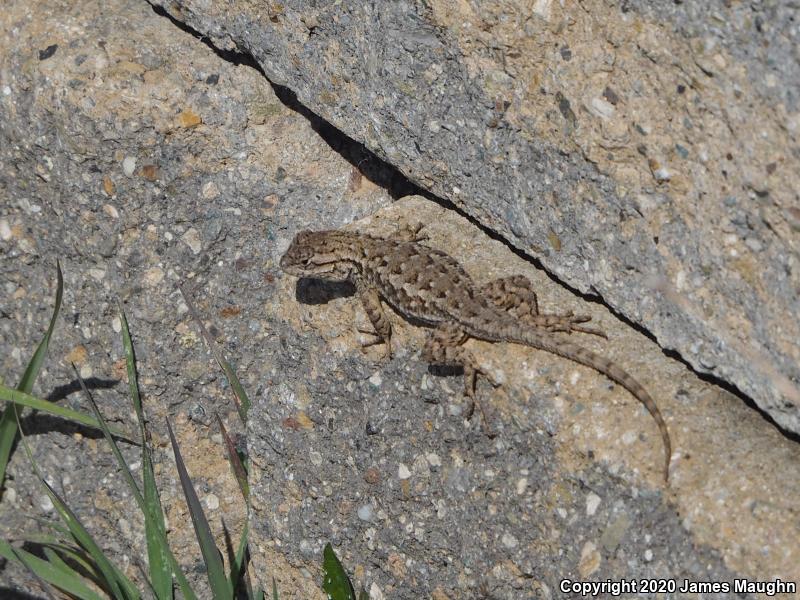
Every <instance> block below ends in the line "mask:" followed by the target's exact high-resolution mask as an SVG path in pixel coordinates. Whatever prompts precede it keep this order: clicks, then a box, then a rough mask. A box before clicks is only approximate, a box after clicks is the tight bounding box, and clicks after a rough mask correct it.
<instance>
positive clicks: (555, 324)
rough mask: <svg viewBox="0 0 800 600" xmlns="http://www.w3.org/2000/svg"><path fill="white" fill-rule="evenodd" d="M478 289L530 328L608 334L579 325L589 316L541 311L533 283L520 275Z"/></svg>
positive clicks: (496, 280) (587, 319)
mask: <svg viewBox="0 0 800 600" xmlns="http://www.w3.org/2000/svg"><path fill="white" fill-rule="evenodd" d="M479 291H480V293H481V294H482V295H483V296H484V297H485V298H487V299H488V300H489V301H491V302H492V303H493V304H494V305H495V306H497V307H498V308H501V309H503V310H504V311H506V312H508V313H509V314H511V315H513V316H514V317H516V318H518V319H519V320H520V321H522V322H523V323H526V324H528V325H531V326H533V327H537V328H540V329H545V330H547V331H553V332H555V331H561V332H564V333H572V332H573V331H580V332H582V333H591V334H592V335H598V336H600V337H604V338H607V337H608V336H607V335H606V334H605V333H604V332H603V331H600V330H599V329H594V328H593V327H584V326H582V325H581V323H586V322H587V321H590V320H591V319H592V318H591V317H590V316H587V315H574V314H573V313H572V311H570V312H568V313H565V314H563V315H553V314H541V313H540V312H539V301H538V299H537V297H536V292H534V291H533V284H532V283H531V280H530V279H528V278H527V277H524V276H522V275H512V276H510V277H501V278H500V279H495V280H493V281H490V282H489V283H487V284H485V285H484V286H483V287H481V288H480V290H479Z"/></svg>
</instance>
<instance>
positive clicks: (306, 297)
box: [294, 277, 356, 304]
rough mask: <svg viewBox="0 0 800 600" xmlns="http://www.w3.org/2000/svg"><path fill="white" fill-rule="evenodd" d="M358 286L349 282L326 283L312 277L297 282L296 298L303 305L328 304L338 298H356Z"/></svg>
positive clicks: (302, 278)
mask: <svg viewBox="0 0 800 600" xmlns="http://www.w3.org/2000/svg"><path fill="white" fill-rule="evenodd" d="M355 293H356V286H354V285H353V284H352V283H350V282H349V281H325V280H323V279H314V278H312V277H301V278H300V279H298V280H297V285H296V287H295V291H294V296H295V298H296V299H297V301H298V302H301V303H303V304H327V303H328V302H330V301H331V300H336V299H337V298H347V297H348V296H354V295H355Z"/></svg>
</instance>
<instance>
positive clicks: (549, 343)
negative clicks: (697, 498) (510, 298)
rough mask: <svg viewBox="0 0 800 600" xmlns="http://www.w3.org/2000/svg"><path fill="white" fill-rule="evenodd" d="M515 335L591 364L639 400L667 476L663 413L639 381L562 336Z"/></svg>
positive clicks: (669, 444) (667, 439) (668, 443)
mask: <svg viewBox="0 0 800 600" xmlns="http://www.w3.org/2000/svg"><path fill="white" fill-rule="evenodd" d="M514 337H515V338H517V340H515V341H517V343H520V344H525V345H526V346H532V347H534V348H539V349H541V350H545V351H547V352H551V353H552V354H556V355H558V356H561V357H563V358H568V359H570V360H573V361H575V362H577V363H580V364H582V365H585V366H587V367H591V368H592V369H594V370H595V371H599V372H600V373H602V374H603V375H605V376H606V377H608V378H609V379H611V380H612V381H614V382H616V383H618V384H619V385H621V386H622V387H624V388H625V389H626V390H628V391H629V392H630V393H631V394H633V395H634V396H635V397H636V399H637V400H639V402H641V403H642V404H643V405H644V407H645V408H646V409H647V412H649V413H650V416H652V417H653V420H654V421H655V422H656V425H658V429H659V431H660V432H661V441H662V443H663V444H664V453H665V457H664V481H668V480H669V465H670V459H671V458H672V442H671V441H670V437H669V431H668V430H667V424H666V422H665V421H664V417H662V416H661V411H660V410H658V406H657V405H656V403H655V401H654V400H653V398H652V397H651V396H650V394H648V393H647V390H645V389H644V386H642V384H641V383H639V382H638V381H636V380H635V379H634V378H633V377H632V376H631V375H630V374H629V373H628V372H627V371H625V370H624V369H622V368H621V367H619V366H618V365H616V364H614V363H613V362H611V361H610V360H608V359H607V358H605V357H603V356H600V355H599V354H596V353H595V352H592V351H591V350H588V349H586V348H583V347H581V346H578V345H576V344H573V343H571V342H568V341H566V340H560V339H559V340H555V339H549V338H547V337H544V336H539V335H536V333H534V332H527V331H525V332H521V335H517V336H514Z"/></svg>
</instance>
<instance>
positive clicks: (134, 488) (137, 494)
mask: <svg viewBox="0 0 800 600" xmlns="http://www.w3.org/2000/svg"><path fill="white" fill-rule="evenodd" d="M72 370H73V371H74V372H75V377H76V378H77V380H78V384H79V385H80V386H81V391H82V392H83V395H84V396H85V397H86V400H88V401H89V406H91V407H92V412H94V416H95V418H96V419H97V422H98V424H99V425H100V430H101V431H102V432H103V436H104V437H105V438H106V441H107V442H108V445H109V446H111V452H112V453H113V454H114V458H116V459H117V464H118V465H119V468H120V470H121V471H122V476H123V477H124V479H125V482H126V483H127V484H128V487H129V488H130V490H131V493H132V494H133V497H134V498H135V499H136V503H137V504H138V505H139V508H140V509H141V510H142V511H144V509H145V505H144V497H143V496H142V492H141V490H139V485H138V484H137V483H136V480H135V479H134V478H133V473H131V470H130V467H128V463H126V462H125V457H123V456H122V451H120V449H119V446H118V445H117V441H116V440H115V439H114V436H113V435H112V434H111V430H110V429H109V428H108V425H107V424H106V420H105V419H104V418H103V415H102V414H101V413H100V409H99V408H98V406H97V402H95V401H94V398H93V397H92V394H91V392H89V389H88V388H87V387H86V384H85V383H84V381H83V377H81V374H80V373H79V372H78V369H77V368H76V367H75V365H74V364H73V365H72Z"/></svg>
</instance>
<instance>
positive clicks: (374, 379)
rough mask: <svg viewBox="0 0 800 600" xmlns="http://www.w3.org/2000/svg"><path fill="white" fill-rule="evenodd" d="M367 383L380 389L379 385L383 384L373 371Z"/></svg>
mask: <svg viewBox="0 0 800 600" xmlns="http://www.w3.org/2000/svg"><path fill="white" fill-rule="evenodd" d="M369 382H370V383H371V384H372V385H374V386H375V387H381V384H382V383H383V377H381V374H380V372H379V371H375V372H374V373H373V374H372V376H371V377H370V378H369Z"/></svg>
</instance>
